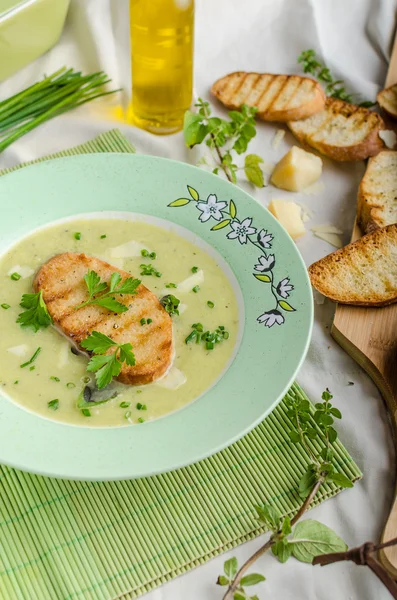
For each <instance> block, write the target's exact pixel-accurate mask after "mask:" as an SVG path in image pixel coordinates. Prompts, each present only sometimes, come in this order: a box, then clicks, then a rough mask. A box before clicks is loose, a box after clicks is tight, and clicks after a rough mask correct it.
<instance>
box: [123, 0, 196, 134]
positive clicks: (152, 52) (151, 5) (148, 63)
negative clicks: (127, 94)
mask: <svg viewBox="0 0 397 600" xmlns="http://www.w3.org/2000/svg"><path fill="white" fill-rule="evenodd" d="M130 24H131V29H130V31H131V52H132V120H133V122H134V123H135V124H136V125H137V126H138V127H141V128H142V129H146V130H148V131H151V132H153V133H157V134H167V133H174V132H175V131H179V130H180V129H181V128H182V125H183V115H184V112H185V110H186V109H188V108H189V106H190V103H191V100H192V88H193V33H194V31H193V29H194V0H130Z"/></svg>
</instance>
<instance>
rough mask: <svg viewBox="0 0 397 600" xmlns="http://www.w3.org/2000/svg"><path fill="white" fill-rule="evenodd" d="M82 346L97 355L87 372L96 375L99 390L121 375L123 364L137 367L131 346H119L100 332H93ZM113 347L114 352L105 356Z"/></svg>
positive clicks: (91, 361)
mask: <svg viewBox="0 0 397 600" xmlns="http://www.w3.org/2000/svg"><path fill="white" fill-rule="evenodd" d="M81 345H82V347H83V348H84V349H85V350H88V351H89V352H92V353H93V354H95V355H96V356H93V357H92V358H91V360H90V362H89V363H88V366H87V371H89V372H91V373H95V378H96V383H97V387H98V389H101V388H104V387H106V386H107V385H109V383H110V382H111V381H112V379H113V377H117V375H119V374H120V371H121V368H122V366H123V365H122V363H123V362H125V363H126V364H127V365H129V366H134V365H135V356H134V353H133V352H132V346H131V344H129V343H127V344H117V343H116V342H114V341H113V340H112V339H111V338H110V337H108V336H107V335H105V334H104V333H100V332H99V331H93V332H92V334H91V335H90V336H89V337H88V338H86V339H85V340H83V341H82V343H81ZM113 347H115V350H114V352H112V353H111V354H105V352H107V351H108V350H110V348H113Z"/></svg>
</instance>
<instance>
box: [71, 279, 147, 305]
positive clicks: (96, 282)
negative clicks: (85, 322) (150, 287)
mask: <svg viewBox="0 0 397 600" xmlns="http://www.w3.org/2000/svg"><path fill="white" fill-rule="evenodd" d="M84 281H85V284H86V286H87V290H88V294H89V298H88V300H86V301H85V302H82V303H81V304H78V305H77V306H75V307H74V308H75V310H77V309H79V308H83V307H84V306H88V305H89V304H93V305H96V306H102V307H103V308H106V309H107V310H110V311H111V312H114V313H122V312H126V311H127V310H128V307H127V306H125V305H124V304H122V303H121V302H118V300H116V299H115V298H114V294H136V291H137V288H138V286H139V285H140V283H141V281H140V280H139V279H134V278H133V277H128V278H127V279H125V280H124V281H122V280H121V275H120V273H117V272H115V273H112V275H111V277H110V282H109V285H108V284H107V283H106V281H101V278H100V276H99V275H98V273H96V272H95V271H92V270H90V271H88V273H87V274H86V275H84ZM98 294H101V295H100V296H99V297H97V296H98Z"/></svg>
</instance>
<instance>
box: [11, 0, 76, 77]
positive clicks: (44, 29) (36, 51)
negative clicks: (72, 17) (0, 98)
mask: <svg viewBox="0 0 397 600" xmlns="http://www.w3.org/2000/svg"><path fill="white" fill-rule="evenodd" d="M69 3H70V0H22V1H21V0H0V57H1V60H0V81H3V80H4V79H7V77H10V76H11V75H13V74H14V73H15V72H16V71H18V70H19V69H22V67H24V66H25V65H27V64H28V63H30V62H32V61H33V60H35V59H36V58H38V57H39V56H41V54H44V52H47V50H49V49H50V48H52V46H54V45H55V44H56V42H57V41H58V39H59V36H60V35H61V32H62V29H63V25H64V22H65V18H66V13H67V11H68V8H69Z"/></svg>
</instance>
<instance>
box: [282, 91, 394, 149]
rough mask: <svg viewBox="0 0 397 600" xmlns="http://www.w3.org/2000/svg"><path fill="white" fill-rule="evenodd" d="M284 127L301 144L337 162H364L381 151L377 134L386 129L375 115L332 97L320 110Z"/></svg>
mask: <svg viewBox="0 0 397 600" xmlns="http://www.w3.org/2000/svg"><path fill="white" fill-rule="evenodd" d="M288 127H289V128H290V130H291V131H292V133H293V134H294V136H295V137H296V138H297V139H298V140H299V141H300V142H301V143H302V144H306V145H308V146H311V147H312V148H315V149H316V150H318V151H319V152H321V153H322V154H325V155H326V156H328V157H329V158H332V159H333V160H337V161H355V160H365V159H366V158H368V157H370V156H376V155H377V154H379V152H380V151H381V150H383V149H384V148H385V145H384V143H383V141H382V139H381V138H380V137H379V132H380V131H381V130H383V129H386V126H385V123H384V121H383V119H382V118H381V117H380V116H379V115H378V114H377V113H375V112H373V111H371V110H368V109H367V108H364V107H362V106H356V105H355V104H350V103H349V102H344V101H343V100H339V99H336V98H327V101H326V103H325V108H324V110H322V111H320V112H318V113H316V114H315V115H313V116H312V117H309V118H308V119H303V120H300V121H290V122H289V123H288Z"/></svg>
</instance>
